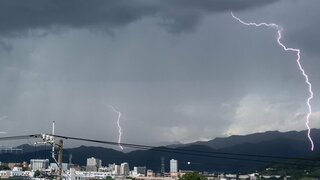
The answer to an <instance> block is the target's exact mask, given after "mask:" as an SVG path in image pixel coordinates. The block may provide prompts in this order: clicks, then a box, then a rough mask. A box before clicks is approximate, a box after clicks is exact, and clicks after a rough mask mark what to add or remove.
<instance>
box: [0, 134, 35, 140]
mask: <svg viewBox="0 0 320 180" xmlns="http://www.w3.org/2000/svg"><path fill="white" fill-rule="evenodd" d="M29 138H41V134H31V135H21V136H9V137H0V141H5V140H16V139H29Z"/></svg>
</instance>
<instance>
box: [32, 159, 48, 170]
mask: <svg viewBox="0 0 320 180" xmlns="http://www.w3.org/2000/svg"><path fill="white" fill-rule="evenodd" d="M30 167H31V170H33V171H36V170H45V169H47V168H48V167H49V159H30Z"/></svg>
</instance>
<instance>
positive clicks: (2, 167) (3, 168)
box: [0, 165, 10, 170]
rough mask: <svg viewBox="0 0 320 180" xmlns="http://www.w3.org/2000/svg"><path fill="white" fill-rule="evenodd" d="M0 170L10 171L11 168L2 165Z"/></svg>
mask: <svg viewBox="0 0 320 180" xmlns="http://www.w3.org/2000/svg"><path fill="white" fill-rule="evenodd" d="M0 170H10V168H9V166H7V165H1V166H0Z"/></svg>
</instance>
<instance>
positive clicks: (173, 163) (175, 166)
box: [170, 159, 178, 173]
mask: <svg viewBox="0 0 320 180" xmlns="http://www.w3.org/2000/svg"><path fill="white" fill-rule="evenodd" d="M170 172H171V173H175V172H178V160H175V159H171V160H170Z"/></svg>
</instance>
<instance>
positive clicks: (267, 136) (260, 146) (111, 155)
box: [0, 129, 320, 172]
mask: <svg viewBox="0 0 320 180" xmlns="http://www.w3.org/2000/svg"><path fill="white" fill-rule="evenodd" d="M311 135H312V138H313V139H314V140H315V150H314V151H311V150H310V142H309V140H308V139H307V131H300V132H298V131H289V132H278V131H267V132H263V133H254V134H249V135H241V136H240V135H234V136H230V137H224V138H215V139H213V140H210V141H199V142H194V143H190V144H175V145H169V146H162V147H153V148H149V149H140V150H135V151H131V152H128V153H124V152H121V151H116V150H114V149H110V148H103V147H94V146H80V147H77V148H69V149H64V151H63V153H64V155H63V159H64V162H68V161H72V163H74V164H79V165H82V166H85V164H86V159H87V158H90V157H96V158H99V159H101V160H102V163H103V165H108V164H109V163H116V164H120V163H122V162H128V163H129V165H130V166H131V168H132V167H133V166H147V168H148V169H153V170H154V171H157V172H159V171H160V167H161V158H165V167H166V171H169V160H170V159H177V160H178V164H179V169H183V170H197V171H216V172H221V171H223V172H246V171H250V170H256V169H259V168H265V167H266V166H271V165H272V164H275V163H277V162H286V161H288V159H289V158H310V157H312V158H317V157H318V156H319V152H320V143H319V142H318V141H317V140H318V139H319V138H320V129H312V134H311ZM20 148H23V153H22V154H0V161H1V162H22V161H27V162H29V161H30V159H33V158H47V159H50V157H51V155H50V148H49V147H48V146H39V147H36V148H35V147H34V146H30V145H27V144H24V145H21V146H20ZM235 154H236V155H235ZM255 155H258V157H257V156H255ZM261 156H268V157H261ZM270 156H277V157H278V158H271V157H270ZM71 157H72V158H71ZM279 157H286V158H288V159H281V158H279Z"/></svg>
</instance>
